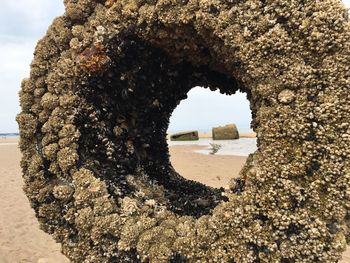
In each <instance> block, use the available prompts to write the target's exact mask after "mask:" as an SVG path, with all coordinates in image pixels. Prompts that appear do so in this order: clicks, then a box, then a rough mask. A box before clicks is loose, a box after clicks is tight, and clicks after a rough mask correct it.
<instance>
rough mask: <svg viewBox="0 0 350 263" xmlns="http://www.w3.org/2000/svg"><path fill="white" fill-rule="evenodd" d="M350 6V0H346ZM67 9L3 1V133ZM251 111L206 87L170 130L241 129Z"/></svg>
mask: <svg viewBox="0 0 350 263" xmlns="http://www.w3.org/2000/svg"><path fill="white" fill-rule="evenodd" d="M343 2H344V3H345V4H346V5H347V6H349V7H350V0H344V1H343ZM63 11H64V7H63V0H16V1H13V0H1V9H0V60H1V62H2V63H1V64H0V91H1V94H0V133H4V132H17V131H18V127H17V123H16V121H15V117H16V114H17V113H18V112H19V111H20V109H19V103H18V91H19V89H20V83H21V80H22V79H23V78H25V77H27V76H28V75H29V64H30V62H31V60H32V58H33V51H34V47H35V45H36V42H37V40H38V39H39V38H41V37H42V36H43V35H44V34H45V31H46V29H47V27H48V26H49V25H50V24H51V22H52V19H53V18H54V17H55V16H58V15H61V14H62V13H63ZM250 120H251V116H250V110H249V105H248V101H247V99H246V97H245V95H244V94H236V95H234V96H224V95H220V94H219V93H218V92H212V91H209V90H205V89H203V88H195V89H192V90H191V91H190V93H189V97H188V99H187V100H184V101H182V102H181V103H180V105H179V106H178V107H177V108H176V109H175V111H174V113H173V116H172V118H171V122H170V127H169V130H171V131H179V130H189V129H198V130H209V129H210V128H211V127H212V126H215V125H221V124H225V123H230V122H235V123H236V124H237V125H238V127H239V128H240V129H241V130H247V129H249V126H250Z"/></svg>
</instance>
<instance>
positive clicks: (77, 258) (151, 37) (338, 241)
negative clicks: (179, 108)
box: [17, 0, 350, 263]
mask: <svg viewBox="0 0 350 263" xmlns="http://www.w3.org/2000/svg"><path fill="white" fill-rule="evenodd" d="M65 5H66V12H65V14H64V15H63V16H61V17H59V18H57V19H55V21H54V22H53V24H52V26H51V27H50V28H49V30H48V32H47V35H46V36H45V37H44V38H43V39H42V40H41V41H40V42H39V43H38V45H37V47H36V51H35V59H34V61H33V63H32V65H31V75H30V78H29V79H26V80H24V81H23V84H22V90H21V94H20V96H21V107H22V112H21V113H20V114H19V115H18V118H17V120H18V123H19V126H20V131H21V142H20V147H21V150H22V153H23V159H22V162H21V165H22V168H23V174H24V175H23V176H24V180H25V187H24V190H25V192H26V194H27V196H28V198H29V199H30V201H31V204H32V207H33V208H34V209H35V211H36V215H37V217H38V220H39V222H40V224H41V227H42V229H43V230H44V231H46V232H47V233H49V234H51V235H52V236H53V237H54V238H55V239H56V240H57V241H58V242H60V243H61V244H62V251H63V253H64V254H65V255H66V256H67V257H68V258H69V259H70V260H71V261H72V262H140V261H141V262H155V263H162V262H336V261H337V260H338V259H339V258H340V257H341V253H342V251H343V250H344V249H345V246H346V237H348V236H349V225H348V223H349V218H350V215H349V213H348V211H349V206H350V190H349V185H350V181H349V180H350V169H349V168H350V167H349V156H350V154H349V153H350V150H349V149H350V147H349V144H350V125H349V119H350V104H349V101H350V93H349V66H350V65H349V63H350V62H349V61H350V53H349V51H350V46H349V45H350V41H349V40H350V39H349V38H350V28H349V21H348V14H347V11H346V9H345V8H344V6H343V5H342V4H341V2H340V1H338V0H324V1H316V0H315V1H314V0H310V1H286V0H274V1H262V0H261V1H258V0H248V1H236V0H233V1H228V0H227V1H216V0H203V1H196V0H184V1H170V0H159V1H152V0H150V1H136V0H135V1H133V0H131V1H130V0H120V1H113V0H108V1H102V0H65ZM196 85H201V86H205V87H210V88H211V89H216V88H218V89H220V91H221V92H222V93H226V94H233V93H235V92H236V91H237V90H242V91H244V92H246V93H247V96H248V99H249V100H250V104H251V110H252V115H253V123H252V126H253V128H254V130H255V131H256V132H257V135H258V148H259V150H258V151H257V152H256V153H254V155H253V156H251V157H250V158H249V160H248V162H247V164H246V166H245V168H244V169H243V171H242V178H241V179H240V180H238V181H236V182H232V188H233V189H234V191H231V192H225V193H223V192H222V189H212V188H209V187H206V186H204V185H201V184H199V183H195V182H191V181H187V180H185V179H184V178H182V177H181V176H179V175H178V174H177V173H176V172H175V171H174V170H173V168H172V167H171V165H170V163H169V157H168V151H167V144H166V140H165V133H166V129H167V126H168V121H169V116H170V114H171V112H172V111H173V109H174V108H175V107H176V105H177V104H178V102H179V101H180V100H182V99H185V98H186V93H187V92H188V91H189V90H190V89H191V88H192V87H194V86H196Z"/></svg>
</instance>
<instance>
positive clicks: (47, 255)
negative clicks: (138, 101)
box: [0, 138, 350, 263]
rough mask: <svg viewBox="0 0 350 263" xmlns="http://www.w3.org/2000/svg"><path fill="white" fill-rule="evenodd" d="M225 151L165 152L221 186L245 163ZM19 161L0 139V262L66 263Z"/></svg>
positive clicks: (187, 148) (173, 148) (190, 146)
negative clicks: (43, 226)
mask: <svg viewBox="0 0 350 263" xmlns="http://www.w3.org/2000/svg"><path fill="white" fill-rule="evenodd" d="M218 143H221V144H224V142H218ZM230 147H231V148H230ZM224 148H225V147H223V149H224ZM227 148H229V149H231V152H229V153H230V154H231V155H227V154H226V155H221V154H216V155H209V154H207V153H208V145H205V144H204V143H203V141H201V142H197V144H196V142H191V143H186V144H181V143H177V144H176V145H175V144H170V150H169V152H170V155H171V162H172V164H173V166H174V168H175V169H176V170H177V171H178V172H179V173H180V174H181V175H183V176H184V177H186V178H188V179H191V180H196V181H200V182H202V183H205V184H207V185H209V186H213V187H224V186H226V185H227V183H228V181H229V179H230V178H232V177H236V176H238V173H239V171H240V169H241V168H242V166H243V165H244V163H245V160H246V156H236V155H232V153H234V152H232V145H231V146H227ZM218 153H220V150H219V152H218ZM20 158H21V154H20V151H19V149H18V145H17V139H16V138H7V139H0V209H1V211H0V263H17V262H29V263H68V262H69V261H68V260H67V258H66V257H64V256H63V255H62V254H61V253H60V245H59V244H57V243H55V241H54V240H53V239H52V238H51V237H50V235H48V234H45V233H44V232H43V231H41V230H40V229H39V224H38V222H37V220H36V218H35V215H34V211H33V210H32V209H31V208H30V205H29V202H28V200H27V198H26V196H25V195H24V193H23V191H22V184H23V181H22V177H21V169H20V166H19V163H20ZM346 262H347V263H350V249H349V248H348V250H347V251H346V253H345V254H344V256H343V260H342V261H341V263H346Z"/></svg>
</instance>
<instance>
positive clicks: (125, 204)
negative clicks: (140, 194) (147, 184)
mask: <svg viewBox="0 0 350 263" xmlns="http://www.w3.org/2000/svg"><path fill="white" fill-rule="evenodd" d="M138 211H140V205H139V203H138V202H137V201H136V200H135V199H132V198H130V197H125V198H123V199H122V205H121V215H122V216H130V215H133V214H135V213H137V212H138Z"/></svg>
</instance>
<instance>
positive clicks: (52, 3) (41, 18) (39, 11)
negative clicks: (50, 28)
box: [0, 0, 64, 38]
mask: <svg viewBox="0 0 350 263" xmlns="http://www.w3.org/2000/svg"><path fill="white" fill-rule="evenodd" d="M63 11H64V9H63V1H62V0H16V1H2V3H1V9H0V32H1V36H2V37H4V36H7V37H13V36H18V37H20V38H24V37H27V38H35V37H36V36H37V35H38V34H43V33H44V32H45V31H44V30H46V27H47V24H48V22H50V21H51V20H52V18H53V16H57V15H59V14H62V13H63ZM43 31H44V32H43Z"/></svg>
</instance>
